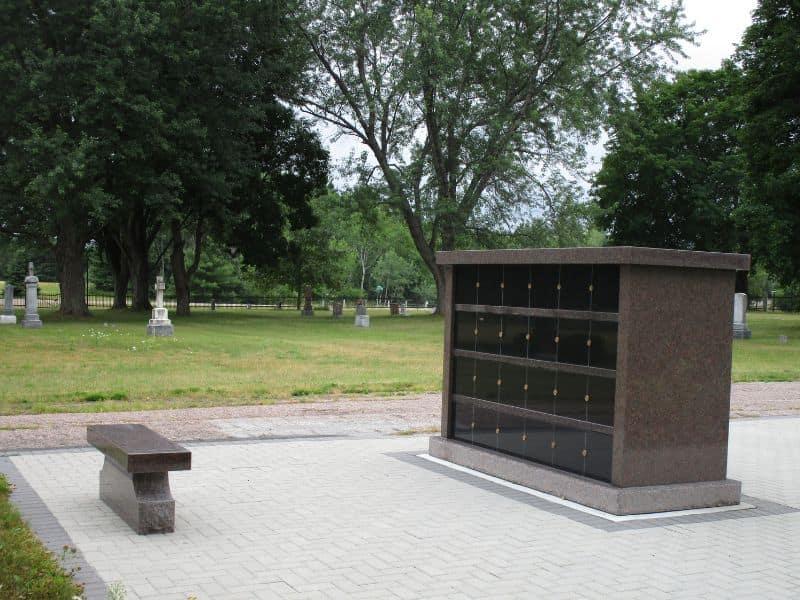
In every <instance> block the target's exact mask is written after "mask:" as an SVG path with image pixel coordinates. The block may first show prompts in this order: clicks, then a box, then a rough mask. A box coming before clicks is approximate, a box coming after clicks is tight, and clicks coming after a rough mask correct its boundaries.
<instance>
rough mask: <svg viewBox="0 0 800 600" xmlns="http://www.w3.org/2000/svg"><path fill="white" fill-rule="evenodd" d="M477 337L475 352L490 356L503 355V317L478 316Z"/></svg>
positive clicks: (491, 315)
mask: <svg viewBox="0 0 800 600" xmlns="http://www.w3.org/2000/svg"><path fill="white" fill-rule="evenodd" d="M476 330H477V332H478V333H477V335H476V340H475V350H476V351H478V352H488V353H489V354H501V353H502V348H501V344H502V341H503V339H502V337H501V336H500V334H501V332H502V331H503V316H502V315H493V314H482V313H479V314H478V322H477V326H476Z"/></svg>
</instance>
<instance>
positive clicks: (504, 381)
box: [498, 364, 528, 408]
mask: <svg viewBox="0 0 800 600" xmlns="http://www.w3.org/2000/svg"><path fill="white" fill-rule="evenodd" d="M525 371H526V368H525V367H522V366H519V365H508V364H502V365H500V380H501V385H500V390H499V396H498V401H499V402H500V403H501V404H508V405H509V406H518V407H520V408H525V402H526V396H527V393H528V391H527V389H526V387H525V384H526V380H525V375H526V373H525Z"/></svg>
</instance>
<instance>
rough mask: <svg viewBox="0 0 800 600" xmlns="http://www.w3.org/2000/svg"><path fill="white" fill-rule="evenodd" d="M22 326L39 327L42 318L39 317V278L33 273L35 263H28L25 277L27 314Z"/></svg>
mask: <svg viewBox="0 0 800 600" xmlns="http://www.w3.org/2000/svg"><path fill="white" fill-rule="evenodd" d="M22 326H23V327H26V328H28V329H39V328H40V327H41V326H42V320H41V319H40V318H39V278H38V277H36V275H34V274H33V263H32V262H29V263H28V276H27V277H26V278H25V316H24V317H22Z"/></svg>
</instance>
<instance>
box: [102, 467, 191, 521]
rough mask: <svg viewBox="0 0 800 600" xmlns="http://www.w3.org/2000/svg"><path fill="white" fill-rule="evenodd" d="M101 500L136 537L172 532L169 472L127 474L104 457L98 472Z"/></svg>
mask: <svg viewBox="0 0 800 600" xmlns="http://www.w3.org/2000/svg"><path fill="white" fill-rule="evenodd" d="M100 499H101V500H102V501H103V502H105V503H106V504H107V505H108V506H110V507H111V508H112V509H113V510H114V512H115V513H117V514H118V515H119V516H120V517H122V519H123V520H124V521H125V522H126V523H127V524H128V525H130V526H131V528H132V529H133V530H134V531H135V532H136V533H138V534H146V533H170V532H172V531H175V500H174V499H173V498H172V494H171V493H170V490H169V472H166V471H165V472H163V473H127V472H126V471H123V470H122V469H120V468H119V466H117V463H116V462H114V460H112V459H110V458H108V457H106V459H105V462H104V463H103V468H102V469H101V470H100Z"/></svg>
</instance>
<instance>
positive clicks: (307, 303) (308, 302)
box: [302, 286, 314, 317]
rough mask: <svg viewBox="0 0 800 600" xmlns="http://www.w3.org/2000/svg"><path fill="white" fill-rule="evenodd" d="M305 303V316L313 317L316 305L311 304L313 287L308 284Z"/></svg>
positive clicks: (303, 313)
mask: <svg viewBox="0 0 800 600" xmlns="http://www.w3.org/2000/svg"><path fill="white" fill-rule="evenodd" d="M305 298H306V301H305V304H304V305H303V312H302V315H303V316H304V317H313V316H314V307H313V306H311V298H312V296H311V288H310V287H309V286H306V293H305Z"/></svg>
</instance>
